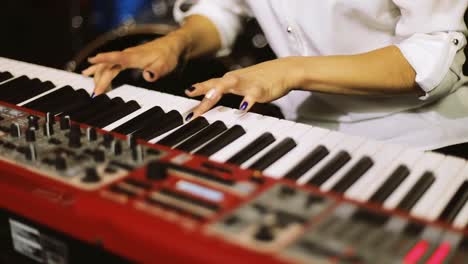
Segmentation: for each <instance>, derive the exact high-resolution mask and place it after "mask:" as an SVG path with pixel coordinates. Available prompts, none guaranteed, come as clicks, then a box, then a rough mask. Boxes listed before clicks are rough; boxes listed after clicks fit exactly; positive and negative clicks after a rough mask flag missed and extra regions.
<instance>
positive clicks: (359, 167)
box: [310, 152, 374, 193]
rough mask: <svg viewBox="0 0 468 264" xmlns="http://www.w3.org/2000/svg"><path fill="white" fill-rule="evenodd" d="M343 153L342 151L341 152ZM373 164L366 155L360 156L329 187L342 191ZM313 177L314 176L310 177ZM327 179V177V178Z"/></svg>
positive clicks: (334, 190) (338, 191) (335, 190)
mask: <svg viewBox="0 0 468 264" xmlns="http://www.w3.org/2000/svg"><path fill="white" fill-rule="evenodd" d="M342 153H343V152H342ZM373 165H374V161H373V160H372V159H371V158H370V157H367V156H364V157H362V158H361V159H360V160H359V161H358V162H357V163H356V164H355V165H354V166H353V167H352V168H351V170H349V171H348V172H347V173H346V174H345V175H344V176H343V178H341V179H340V180H339V181H338V183H337V184H336V185H335V186H333V188H332V189H331V190H332V191H333V192H337V193H344V192H345V191H346V190H348V188H349V187H350V186H351V185H353V184H354V183H355V182H356V181H357V180H359V178H360V177H362V175H364V173H366V172H367V171H368V170H369V168H370V167H372V166H373ZM312 179H314V178H312ZM327 179H328V178H327ZM327 179H325V180H323V181H321V182H322V183H323V182H325V181H326V180H327ZM310 183H311V184H314V182H313V181H312V182H310ZM317 185H320V182H318V184H317Z"/></svg>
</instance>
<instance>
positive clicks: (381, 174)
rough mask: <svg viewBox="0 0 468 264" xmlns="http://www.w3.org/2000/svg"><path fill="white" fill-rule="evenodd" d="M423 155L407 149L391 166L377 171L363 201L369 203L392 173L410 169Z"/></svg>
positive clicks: (362, 198) (363, 196)
mask: <svg viewBox="0 0 468 264" xmlns="http://www.w3.org/2000/svg"><path fill="white" fill-rule="evenodd" d="M423 154H424V153H423V152H421V151H417V150H414V149H406V150H404V151H403V152H402V153H401V154H399V155H398V156H397V158H396V159H395V160H393V162H391V163H390V165H389V166H387V167H384V168H383V169H380V170H379V171H375V172H374V173H373V174H375V176H374V177H373V178H372V180H371V181H369V182H368V184H369V186H368V190H366V192H365V194H363V195H362V197H361V200H364V201H367V200H368V199H370V197H371V196H372V195H374V193H375V192H376V191H377V189H379V188H380V186H382V184H384V182H385V181H386V180H387V179H388V178H389V177H390V176H391V175H392V173H393V172H394V171H395V170H396V169H397V168H398V167H399V166H406V167H407V168H408V169H409V168H411V167H412V166H413V164H415V163H416V162H417V161H418V160H419V159H420V158H421V157H422V156H423ZM377 162H379V163H380V162H381V161H380V160H377ZM408 176H409V175H408ZM408 176H407V177H408Z"/></svg>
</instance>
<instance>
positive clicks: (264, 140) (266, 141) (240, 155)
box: [227, 132, 275, 165]
mask: <svg viewBox="0 0 468 264" xmlns="http://www.w3.org/2000/svg"><path fill="white" fill-rule="evenodd" d="M274 141H275V137H274V136H273V134H271V133H270V132H265V133H263V134H262V135H261V136H260V137H258V138H256V139H255V140H254V141H252V142H251V143H250V144H249V145H247V146H246V147H245V148H243V149H241V150H240V151H239V152H237V153H236V154H234V156H232V157H231V158H229V159H228V160H227V162H228V163H233V164H238V165H239V164H242V163H243V162H245V161H246V160H248V159H250V158H251V157H253V156H254V155H255V154H257V153H258V152H259V151H261V150H262V149H264V148H265V147H267V146H268V145H270V144H271V143H273V142H274Z"/></svg>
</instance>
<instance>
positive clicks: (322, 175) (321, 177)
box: [307, 151, 372, 187]
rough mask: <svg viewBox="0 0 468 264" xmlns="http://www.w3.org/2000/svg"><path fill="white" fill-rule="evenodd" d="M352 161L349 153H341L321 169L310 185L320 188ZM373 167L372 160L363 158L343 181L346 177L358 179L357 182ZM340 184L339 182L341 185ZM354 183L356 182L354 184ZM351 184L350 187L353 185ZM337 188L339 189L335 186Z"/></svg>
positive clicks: (310, 181) (309, 182)
mask: <svg viewBox="0 0 468 264" xmlns="http://www.w3.org/2000/svg"><path fill="white" fill-rule="evenodd" d="M350 160H351V155H349V153H348V152H347V151H340V152H338V154H336V156H335V157H333V159H332V160H330V161H329V162H328V163H327V164H325V166H324V167H323V168H321V169H320V170H319V171H318V172H317V173H316V174H315V175H314V176H313V177H312V178H311V179H310V180H309V181H308V182H307V184H309V185H314V186H320V185H322V184H323V183H324V182H326V181H327V180H328V179H330V177H331V176H333V175H334V174H335V173H336V172H337V171H338V170H339V169H341V167H343V166H344V165H345V164H346V163H348V161H350ZM369 162H370V164H369ZM370 166H372V160H370V158H368V157H364V158H362V159H361V160H360V161H359V162H358V163H357V164H356V165H354V167H353V168H351V170H350V171H349V172H348V173H347V174H346V175H345V176H344V177H343V178H342V179H341V180H343V179H345V178H346V176H348V175H349V176H348V177H350V176H353V177H357V178H356V180H357V179H358V178H359V177H360V176H361V175H362V174H364V172H366V171H367V169H368V168H369V167H370ZM339 183H340V182H338V184H339ZM352 183H354V181H353V182H352ZM352 183H351V184H352ZM351 184H350V185H351ZM335 187H337V186H336V185H335Z"/></svg>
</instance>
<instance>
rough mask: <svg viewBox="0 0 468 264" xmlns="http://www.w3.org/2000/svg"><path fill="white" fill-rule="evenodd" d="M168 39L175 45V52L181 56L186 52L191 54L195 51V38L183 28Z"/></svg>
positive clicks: (168, 35) (172, 33) (170, 34)
mask: <svg viewBox="0 0 468 264" xmlns="http://www.w3.org/2000/svg"><path fill="white" fill-rule="evenodd" d="M166 37H167V38H168V39H170V40H171V42H172V43H174V45H173V46H174V52H175V53H176V54H179V55H181V54H183V53H184V52H187V53H188V54H190V51H191V50H192V49H193V38H192V36H191V34H190V33H189V32H187V31H185V30H184V29H183V28H181V29H178V30H175V31H173V32H170V33H169V34H167V36H166Z"/></svg>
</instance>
